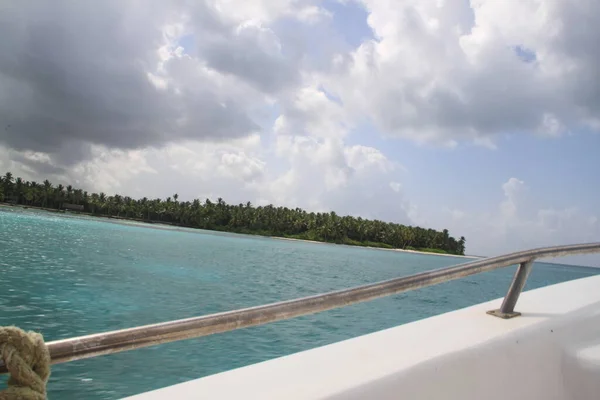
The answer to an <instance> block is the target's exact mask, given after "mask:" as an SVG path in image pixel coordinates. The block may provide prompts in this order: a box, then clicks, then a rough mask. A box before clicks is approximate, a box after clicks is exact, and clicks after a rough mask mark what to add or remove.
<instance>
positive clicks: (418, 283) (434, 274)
mask: <svg viewBox="0 0 600 400" xmlns="http://www.w3.org/2000/svg"><path fill="white" fill-rule="evenodd" d="M596 252H600V243H589V244H575V245H568V246H555V247H544V248H539V249H534V250H526V251H520V252H517V253H511V254H507V255H503V256H499V257H492V258H486V259H481V260H477V261H471V262H467V263H464V264H459V265H455V266H452V267H448V268H442V269H436V270H431V271H426V272H421V273H419V274H415V275H411V276H406V277H402V278H395V279H390V280H386V281H382V282H377V283H372V284H368V285H363V286H358V287H355V288H350V289H343V290H338V291H334V292H329V293H325V294H319V295H315V296H309V297H304V298H300V299H295V300H288V301H281V302H278V303H271V304H266V305H261V306H256V307H250V308H244V309H240V310H235V311H227V312H221V313H217V314H211V315H205V316H201V317H194V318H187V319H180V320H176V321H169V322H163V323H158V324H152V325H145V326H139V327H135V328H129V329H122V330H117V331H112V332H105V333H97V334H93V335H87V336H81V337H76V338H71V339H63V340H57V341H53V342H49V343H47V346H48V349H49V351H50V357H51V359H52V364H58V363H64V362H68V361H74V360H80V359H84V358H89V357H96V356H100V355H104V354H111V353H117V352H121V351H126V350H133V349H138V348H141V347H147V346H153V345H157V344H162V343H168V342H174V341H177V340H183V339H191V338H196V337H201V336H208V335H211V334H214V333H221V332H227V331H232V330H235V329H241V328H247V327H250V326H255V325H262V324H266V323H268V322H274V321H280V320H284V319H289V318H294V317H299V316H302V315H307V314H313V313H317V312H321V311H326V310H331V309H334V308H339V307H343V306H347V305H350V304H355V303H360V302H364V301H368V300H373V299H376V298H380V297H384V296H389V295H392V294H397V293H403V292H407V291H410V290H414V289H418V288H422V287H427V286H432V285H436V284H438V283H442V282H448V281H451V280H455V279H458V278H463V277H465V276H470V275H474V274H478V273H481V272H486V271H491V270H495V269H498V268H503V267H508V266H510V265H515V264H519V267H518V268H517V271H516V272H515V276H514V278H513V281H512V283H511V286H510V288H509V290H508V293H507V295H506V297H505V298H504V302H503V303H502V306H501V307H500V309H498V310H493V311H489V312H488V314H492V315H495V316H498V317H501V318H511V317H514V316H517V315H519V313H517V312H514V307H515V304H516V302H517V299H518V297H519V295H520V294H521V290H522V289H523V287H524V286H525V281H526V280H527V276H528V275H529V272H530V271H531V266H532V264H533V261H534V260H535V259H537V258H548V257H561V256H566V255H574V254H584V253H596ZM2 372H6V369H5V368H4V367H3V366H1V365H0V373H2Z"/></svg>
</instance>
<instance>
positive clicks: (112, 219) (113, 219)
mask: <svg viewBox="0 0 600 400" xmlns="http://www.w3.org/2000/svg"><path fill="white" fill-rule="evenodd" d="M0 207H4V208H14V207H17V208H20V209H23V210H27V209H34V210H41V211H46V212H51V213H56V214H65V215H73V216H77V215H80V216H87V217H92V218H100V219H105V220H107V222H117V223H118V222H120V223H127V222H134V223H135V224H147V225H149V226H154V227H155V228H158V227H160V226H161V225H162V226H164V227H170V228H186V229H198V228H191V227H186V226H180V225H175V224H171V223H168V222H162V221H148V220H141V219H137V218H126V217H118V216H112V215H100V214H92V213H89V212H85V211H70V210H59V209H55V208H45V207H38V206H28V205H24V204H11V203H5V202H0ZM206 230H207V231H210V232H225V233H233V234H242V235H250V236H262V237H266V238H269V239H278V240H289V241H298V242H306V243H316V244H330V245H339V246H348V247H356V248H365V249H374V250H386V251H396V252H401V253H413V254H422V255H429V256H441V257H458V258H467V259H479V258H485V257H478V256H467V255H464V256H463V255H457V254H444V253H433V252H427V251H419V250H407V249H389V248H385V247H373V246H359V245H350V244H340V243H331V242H320V241H318V240H308V239H296V238H287V237H283V236H272V235H261V234H252V233H240V232H230V231H221V230H216V229H215V230H212V229H206Z"/></svg>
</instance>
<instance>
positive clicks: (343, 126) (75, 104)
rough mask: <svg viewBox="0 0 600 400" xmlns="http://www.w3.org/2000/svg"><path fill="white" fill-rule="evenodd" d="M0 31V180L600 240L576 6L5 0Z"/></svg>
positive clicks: (518, 237)
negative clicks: (0, 175) (5, 175)
mask: <svg viewBox="0 0 600 400" xmlns="http://www.w3.org/2000/svg"><path fill="white" fill-rule="evenodd" d="M0 37H1V38H2V40H0V127H1V128H2V129H1V130H0V169H1V170H2V171H6V170H10V171H12V172H13V174H15V175H17V176H22V177H24V178H27V179H34V180H43V179H45V178H48V179H50V180H52V181H54V182H62V183H71V184H73V185H74V186H79V187H83V188H85V189H88V190H94V191H104V192H106V193H117V192H118V193H121V194H125V195H129V196H133V197H143V196H147V197H166V196H169V195H172V194H173V193H178V194H179V195H180V198H181V199H184V200H191V199H193V198H196V197H200V198H201V199H204V198H207V197H208V198H217V197H222V198H224V199H225V200H226V201H227V202H231V203H237V202H242V201H244V202H245V201H252V202H253V203H255V204H268V203H273V204H275V205H287V206H292V207H295V206H299V207H302V208H305V209H308V210H313V211H329V210H335V211H336V212H337V213H338V214H352V215H361V216H363V217H369V218H380V219H384V220H387V221H395V222H400V223H406V224H411V225H420V226H424V227H432V228H436V229H443V228H447V229H449V230H450V233H451V234H452V235H454V236H461V235H464V236H465V237H466V238H467V252H468V253H470V254H481V255H495V254H499V253H503V252H508V251H513V250H517V249H525V248H530V247H535V246H543V245H552V244H561V243H576V242H589V241H600V221H599V220H598V217H599V216H600V210H599V208H598V203H599V200H600V185H599V184H600V157H599V156H598V152H599V150H600V134H599V133H600V132H599V131H600V46H598V45H597V43H599V42H600V2H598V1H597V0H573V1H566V0H565V1H560V0H556V1H553V0H551V1H548V0H519V1H508V0H507V1H501V0H471V1H468V0H403V1H401V0H396V1H393V0H361V1H358V0H355V1H353V0H324V1H317V0H314V1H312V0H277V1H275V0H244V1H234V0H205V1H200V0H194V1H191V0H190V1H186V0H173V1H165V0H156V1H139V0H131V1H124V0H108V1H102V2H96V1H94V2H92V1H75V0H71V1H67V0H55V1H52V2H48V1H42V0H38V1H36V0H33V1H21V2H18V1H12V2H2V4H1V5H0ZM589 260H591V259H589V258H586V259H585V260H584V261H583V262H588V261H589ZM596 261H598V262H600V258H595V262H596Z"/></svg>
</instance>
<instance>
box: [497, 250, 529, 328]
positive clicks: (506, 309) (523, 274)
mask: <svg viewBox="0 0 600 400" xmlns="http://www.w3.org/2000/svg"><path fill="white" fill-rule="evenodd" d="M533 261H534V259H533V258H532V259H530V260H528V261H525V262H522V263H521V264H519V266H518V267H517V270H516V271H515V276H514V277H513V280H512V282H511V284H510V287H509V288H508V292H507V293H506V296H505V297H504V301H502V305H501V306H500V308H499V309H498V310H491V311H488V314H490V315H493V316H494V317H498V318H503V319H508V318H514V317H518V316H519V315H521V313H520V312H516V311H515V306H516V305H517V300H519V295H520V294H521V292H522V291H523V288H524V287H525V283H526V282H527V278H528V277H529V273H530V272H531V267H532V266H533Z"/></svg>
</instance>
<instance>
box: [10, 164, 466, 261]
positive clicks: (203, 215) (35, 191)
mask: <svg viewBox="0 0 600 400" xmlns="http://www.w3.org/2000/svg"><path fill="white" fill-rule="evenodd" d="M0 201H7V202H10V203H14V204H22V205H25V206H34V207H42V208H46V209H54V210H60V209H63V208H65V206H66V205H67V204H71V205H77V206H82V208H83V212H85V213H88V214H91V215H97V216H105V217H111V218H124V219H132V220H137V221H144V222H159V223H167V224H173V225H178V226H185V227H190V228H201V229H211V230H218V231H227V232H237V233H248V234H257V235H265V236H279V237H286V238H292V239H304V240H314V241H320V242H330V243H339V244H347V245H353V246H370V247H382V248H395V249H408V250H420V251H427V252H433V253H443V254H458V255H464V252H465V238H464V237H461V238H460V239H459V240H456V239H455V238H453V237H451V236H450V235H449V234H448V230H447V229H444V230H443V231H442V232H439V231H436V230H433V229H424V228H420V227H412V226H405V225H400V224H394V223H386V222H383V221H378V220H367V219H362V218H360V217H359V218H355V217H350V216H345V217H340V216H338V215H337V214H336V213H335V212H330V213H314V212H307V211H304V210H302V209H300V208H293V209H291V208H287V207H274V206H273V205H268V206H264V207H262V206H260V207H254V206H253V205H252V204H251V203H250V202H248V203H246V204H239V205H231V204H227V203H225V202H224V201H223V200H222V199H220V198H219V199H218V200H217V202H216V203H215V202H212V201H210V200H209V199H206V201H205V202H204V203H202V202H200V200H198V199H196V200H194V201H192V202H190V201H181V202H180V201H178V196H177V194H175V195H173V197H172V198H171V197H168V198H167V199H165V200H161V199H148V198H146V197H144V198H142V199H138V200H136V199H132V198H131V197H127V196H121V195H118V194H116V195H114V196H107V195H105V194H104V193H91V194H89V193H88V192H86V191H83V190H81V189H74V188H73V187H72V186H70V185H69V186H66V187H65V186H63V185H57V186H54V185H53V184H52V183H50V182H49V181H48V180H45V181H44V182H43V183H41V184H40V183H37V182H29V181H25V180H23V179H21V178H16V179H15V178H14V177H13V175H12V174H11V173H10V172H7V173H6V174H5V175H4V176H2V177H0Z"/></svg>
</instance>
